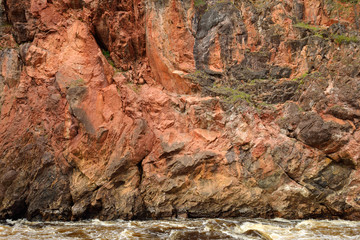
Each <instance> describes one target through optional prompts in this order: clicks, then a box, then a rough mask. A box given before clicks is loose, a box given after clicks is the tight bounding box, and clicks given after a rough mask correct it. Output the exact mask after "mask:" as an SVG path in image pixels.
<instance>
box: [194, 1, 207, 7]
mask: <svg viewBox="0 0 360 240" xmlns="http://www.w3.org/2000/svg"><path fill="white" fill-rule="evenodd" d="M205 4H206V2H205V1H204V0H195V1H194V6H195V7H201V6H204V5H205Z"/></svg>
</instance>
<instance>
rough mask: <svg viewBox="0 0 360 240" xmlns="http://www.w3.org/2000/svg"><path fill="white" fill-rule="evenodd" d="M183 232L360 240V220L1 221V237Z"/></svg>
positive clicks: (105, 237)
mask: <svg viewBox="0 0 360 240" xmlns="http://www.w3.org/2000/svg"><path fill="white" fill-rule="evenodd" d="M247 231H249V232H247ZM184 232H196V233H200V234H205V235H208V236H215V237H216V239H244V240H253V239H259V237H256V234H260V235H262V236H263V238H264V239H266V238H269V239H272V240H288V239H289V240H290V239H291V240H293V239H297V240H310V239H311V240H314V239H319V240H335V239H336V240H342V239H344V240H360V222H351V221H344V220H334V221H333V220H332V221H330V220H321V221H319V220H304V221H300V220H296V221H290V220H285V219H273V220H265V219H242V218H241V219H188V220H184V219H181V220H164V221H122V220H118V221H100V220H91V221H79V222H29V221H27V220H17V221H13V220H8V221H6V222H5V224H3V225H1V224H0V240H5V239H6V240H22V239H24V240H25V239H26V240H33V239H36V240H45V239H46V240H59V239H61V240H70V239H71V240H73V239H99V240H100V239H101V240H110V239H111V240H113V239H119V240H120V239H121V240H122V239H126V240H127V239H129V240H132V239H172V238H173V239H178V238H176V236H181V234H182V233H184ZM254 234H255V235H254ZM217 236H219V237H217ZM221 236H222V237H221Z"/></svg>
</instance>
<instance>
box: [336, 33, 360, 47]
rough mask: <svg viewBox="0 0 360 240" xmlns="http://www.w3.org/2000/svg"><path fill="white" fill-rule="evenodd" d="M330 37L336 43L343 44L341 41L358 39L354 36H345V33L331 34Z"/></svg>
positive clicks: (347, 41)
mask: <svg viewBox="0 0 360 240" xmlns="http://www.w3.org/2000/svg"><path fill="white" fill-rule="evenodd" d="M331 38H332V39H333V40H334V41H335V42H336V43H337V44H339V45H340V44H343V43H351V42H355V43H357V42H359V39H358V38H357V37H355V36H346V35H337V34H334V35H331Z"/></svg>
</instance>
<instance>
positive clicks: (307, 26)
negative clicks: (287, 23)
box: [294, 22, 323, 32]
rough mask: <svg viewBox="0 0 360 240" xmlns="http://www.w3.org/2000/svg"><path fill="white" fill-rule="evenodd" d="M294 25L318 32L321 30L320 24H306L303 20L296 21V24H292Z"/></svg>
mask: <svg viewBox="0 0 360 240" xmlns="http://www.w3.org/2000/svg"><path fill="white" fill-rule="evenodd" d="M294 27H297V28H303V29H308V30H312V31H315V32H319V31H321V30H323V29H322V28H321V27H320V26H314V25H310V24H307V23H304V22H299V23H296V24H294Z"/></svg>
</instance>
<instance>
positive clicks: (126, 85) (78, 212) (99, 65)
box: [0, 0, 360, 220]
mask: <svg viewBox="0 0 360 240" xmlns="http://www.w3.org/2000/svg"><path fill="white" fill-rule="evenodd" d="M335 3H336V5H331V4H330V3H326V4H324V3H323V1H295V0H294V1H290V0H289V1H266V2H264V3H260V2H259V3H257V2H255V3H253V2H250V1H229V2H227V1H225V2H224V1H222V2H217V1H203V2H198V1H190V0H189V1H178V0H168V1H146V2H144V1H140V0H134V1H120V0H119V1H96V0H92V1H90V0H83V1H73V0H71V1H70V0H67V1H65V0H61V1H60V0H56V1H55V0H53V1H46V0H32V1H22V2H21V3H20V2H19V1H10V0H7V1H4V2H3V5H4V9H2V11H5V14H6V19H5V18H1V22H2V25H1V27H0V32H1V36H0V44H1V48H0V109H1V110H0V113H1V115H0V139H1V140H0V219H5V218H23V217H27V218H29V219H44V220H55V219H62V220H69V219H74V220H76V219H83V218H95V217H96V218H100V219H116V218H122V219H139V218H168V217H235V216H246V217H284V218H309V217H315V218H316V217H318V218H332V217H336V218H337V217H342V218H347V219H359V218H360V202H359V197H360V188H359V187H358V185H359V184H358V183H359V179H360V177H359V163H360V155H359V152H360V131H359V126H358V125H359V118H360V107H359V106H360V104H359V100H358V95H359V91H360V88H359V86H360V85H359V81H360V69H359V68H358V66H359V65H360V63H359V59H360V49H359V43H358V40H357V39H358V38H359V36H358V35H359V34H358V31H356V22H357V19H356V16H357V13H354V9H355V11H357V10H359V6H355V7H354V6H352V5H350V4H343V3H340V2H337V1H334V4H335ZM333 23H335V24H333ZM315 25H316V26H315Z"/></svg>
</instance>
